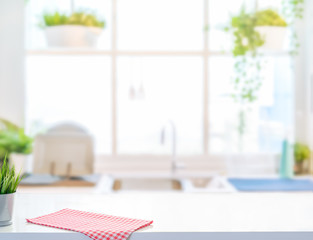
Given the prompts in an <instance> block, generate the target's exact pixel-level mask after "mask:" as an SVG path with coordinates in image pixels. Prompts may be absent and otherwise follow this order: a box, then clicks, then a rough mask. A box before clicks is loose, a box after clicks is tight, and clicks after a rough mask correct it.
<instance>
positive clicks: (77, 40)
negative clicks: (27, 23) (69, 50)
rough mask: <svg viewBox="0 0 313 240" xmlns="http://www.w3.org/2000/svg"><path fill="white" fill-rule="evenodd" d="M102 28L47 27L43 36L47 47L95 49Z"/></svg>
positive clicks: (75, 26)
mask: <svg viewBox="0 0 313 240" xmlns="http://www.w3.org/2000/svg"><path fill="white" fill-rule="evenodd" d="M101 33H102V28H98V27H85V26H78V25H62V26H53V27H47V28H46V29H45V35H46V39H47V43H48V46H49V47H95V46H96V45H97V40H98V38H99V36H100V34H101Z"/></svg>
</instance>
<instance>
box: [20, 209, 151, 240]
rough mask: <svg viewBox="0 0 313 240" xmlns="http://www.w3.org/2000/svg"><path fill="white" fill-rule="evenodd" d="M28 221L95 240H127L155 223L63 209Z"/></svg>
mask: <svg viewBox="0 0 313 240" xmlns="http://www.w3.org/2000/svg"><path fill="white" fill-rule="evenodd" d="M26 220H27V222H30V223H34V224H39V225H44V226H48V227H54V228H60V229H65V230H72V231H75V232H80V233H83V234H85V235H87V236H88V237H90V238H92V239H94V240H126V239H127V238H128V237H129V235H130V234H131V233H132V232H134V231H136V230H138V229H140V228H143V227H146V226H149V225H150V224H152V222H153V221H147V220H140V219H131V218H125V217H116V216H110V215H105V214H99V213H90V212H84V211H78V210H72V209H62V210H60V211H58V212H54V213H50V214H47V215H44V216H40V217H37V218H32V219H26Z"/></svg>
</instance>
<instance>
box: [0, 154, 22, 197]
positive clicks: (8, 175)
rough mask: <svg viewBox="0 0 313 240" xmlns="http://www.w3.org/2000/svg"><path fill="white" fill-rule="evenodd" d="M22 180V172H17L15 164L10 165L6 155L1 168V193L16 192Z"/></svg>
mask: <svg viewBox="0 0 313 240" xmlns="http://www.w3.org/2000/svg"><path fill="white" fill-rule="evenodd" d="M21 180H22V176H21V174H20V173H18V174H17V173H16V171H15V167H14V165H13V166H12V167H10V166H9V164H8V163H7V160H6V156H5V158H4V161H3V163H2V166H1V168H0V194H9V193H15V192H16V189H17V187H18V185H19V184H20V182H21Z"/></svg>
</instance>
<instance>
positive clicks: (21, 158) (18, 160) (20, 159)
mask: <svg viewBox="0 0 313 240" xmlns="http://www.w3.org/2000/svg"><path fill="white" fill-rule="evenodd" d="M27 163H28V155H25V154H20V153H11V154H10V165H11V166H12V165H13V164H14V166H15V170H16V172H17V173H19V172H20V171H21V174H24V173H25V172H26V168H27Z"/></svg>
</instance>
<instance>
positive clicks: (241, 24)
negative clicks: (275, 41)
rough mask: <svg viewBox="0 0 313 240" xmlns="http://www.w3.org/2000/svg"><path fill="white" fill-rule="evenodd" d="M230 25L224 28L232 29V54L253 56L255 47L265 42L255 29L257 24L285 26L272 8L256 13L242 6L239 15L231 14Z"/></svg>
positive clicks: (283, 21)
mask: <svg viewBox="0 0 313 240" xmlns="http://www.w3.org/2000/svg"><path fill="white" fill-rule="evenodd" d="M230 25H231V26H230V27H227V28H226V30H227V31H229V30H232V33H233V36H234V47H233V51H232V52H233V55H234V56H235V57H236V56H243V55H245V54H248V53H249V54H251V55H252V56H255V55H256V54H257V49H258V48H259V47H261V46H262V45H263V44H264V43H265V39H263V38H262V36H261V35H260V33H259V32H258V31H257V30H256V29H255V28H256V27H257V26H280V27H286V26H287V23H286V22H285V20H284V19H283V18H282V17H281V16H280V15H279V14H278V13H277V12H276V11H274V10H272V9H266V10H262V11H258V12H256V13H247V12H246V11H245V9H244V8H242V9H241V11H240V13H239V15H237V16H233V17H232V19H231V24H230Z"/></svg>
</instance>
